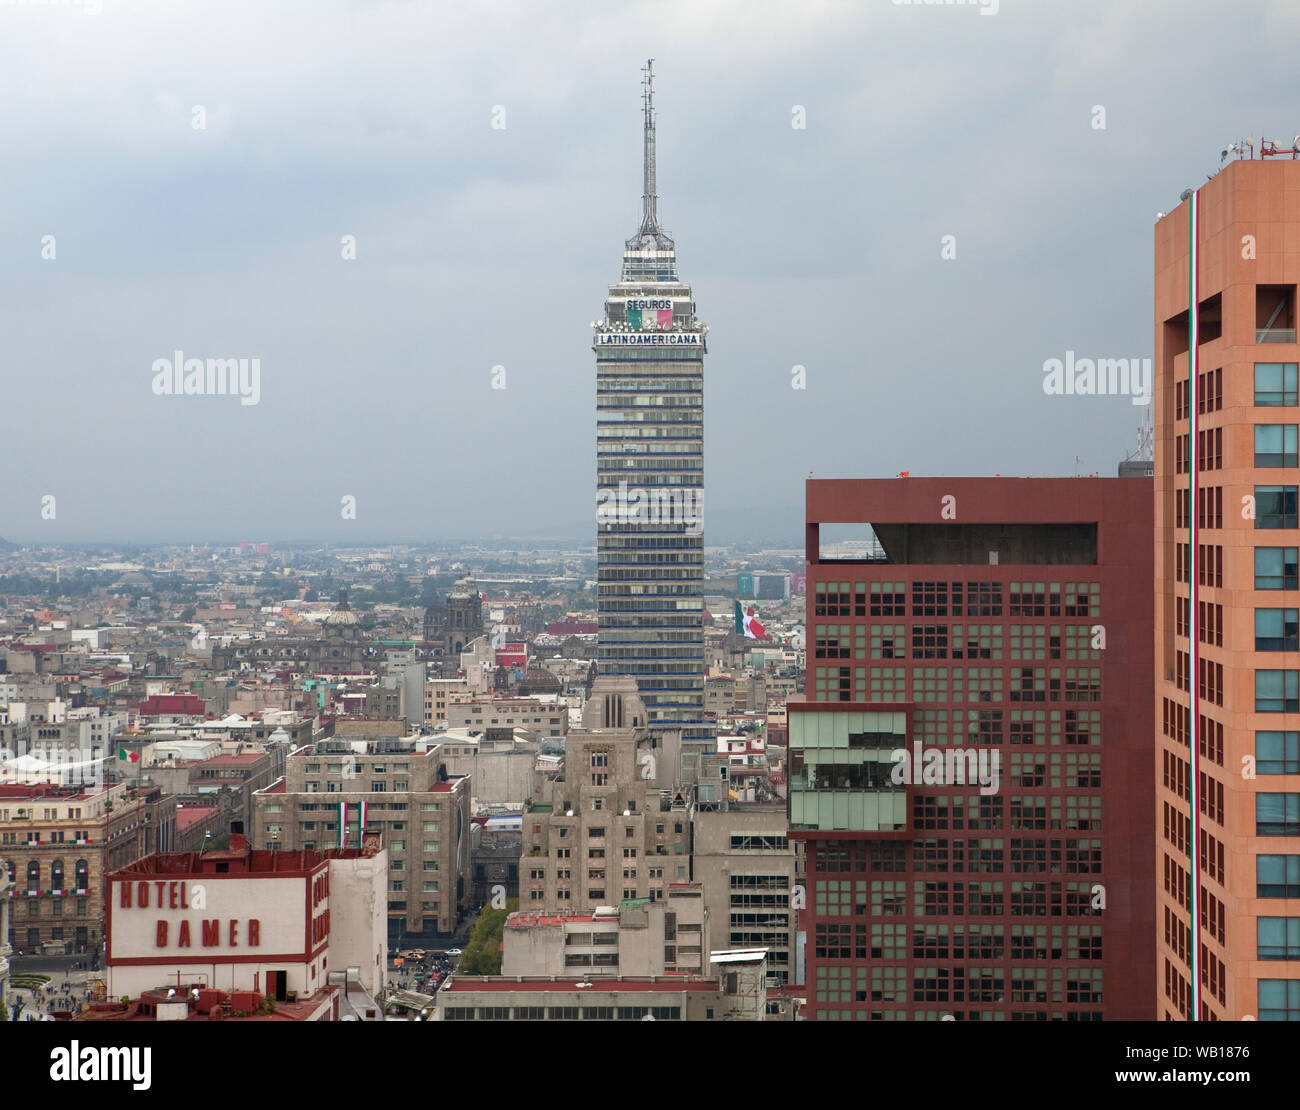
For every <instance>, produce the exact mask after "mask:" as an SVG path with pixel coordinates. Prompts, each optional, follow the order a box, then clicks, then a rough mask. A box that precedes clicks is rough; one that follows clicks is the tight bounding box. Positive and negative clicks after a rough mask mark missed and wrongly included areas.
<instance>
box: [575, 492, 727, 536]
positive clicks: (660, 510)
mask: <svg viewBox="0 0 1300 1110" xmlns="http://www.w3.org/2000/svg"><path fill="white" fill-rule="evenodd" d="M596 522H597V523H598V524H682V525H685V530H686V534H687V535H688V536H698V535H700V534H701V533H702V532H703V531H704V491H703V490H702V489H699V488H690V489H680V488H676V489H667V488H663V487H659V488H655V489H642V488H639V487H637V486H629V485H628V484H627V483H626V482H619V484H618V489H611V488H609V487H604V488H602V489H601V490H600V491H599V492H598V494H597V497H596Z"/></svg>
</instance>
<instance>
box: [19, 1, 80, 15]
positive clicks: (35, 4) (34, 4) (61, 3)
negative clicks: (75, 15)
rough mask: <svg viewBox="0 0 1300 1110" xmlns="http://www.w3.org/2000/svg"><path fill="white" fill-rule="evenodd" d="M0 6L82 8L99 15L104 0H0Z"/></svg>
mask: <svg viewBox="0 0 1300 1110" xmlns="http://www.w3.org/2000/svg"><path fill="white" fill-rule="evenodd" d="M0 8H83V9H84V10H85V12H86V14H87V15H99V13H100V12H102V11H103V10H104V0H0Z"/></svg>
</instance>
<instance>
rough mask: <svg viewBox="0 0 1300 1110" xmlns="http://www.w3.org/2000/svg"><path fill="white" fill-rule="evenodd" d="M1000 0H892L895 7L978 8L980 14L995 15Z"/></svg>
mask: <svg viewBox="0 0 1300 1110" xmlns="http://www.w3.org/2000/svg"><path fill="white" fill-rule="evenodd" d="M1000 3H1001V0H894V7H896V8H979V9H980V15H997V14H998V5H999V4H1000Z"/></svg>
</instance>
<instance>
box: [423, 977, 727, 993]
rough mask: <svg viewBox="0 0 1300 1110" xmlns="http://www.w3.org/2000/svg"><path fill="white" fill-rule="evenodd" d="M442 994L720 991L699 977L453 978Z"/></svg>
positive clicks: (717, 987)
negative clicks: (473, 992) (593, 979)
mask: <svg viewBox="0 0 1300 1110" xmlns="http://www.w3.org/2000/svg"><path fill="white" fill-rule="evenodd" d="M442 989H443V991H444V992H450V993H452V994H457V993H459V994H468V993H470V992H472V991H492V992H497V993H507V992H512V993H535V992H543V993H545V992H556V991H581V992H583V993H584V994H592V995H601V994H632V993H639V992H649V991H655V992H662V993H664V994H682V993H684V992H686V991H712V992H714V993H716V992H718V991H719V990H720V989H721V988H720V987H719V986H718V984H717V983H716V982H715V981H714V980H712V979H701V978H699V977H698V976H689V975H681V976H671V977H670V976H656V977H655V978H653V979H623V978H621V979H600V980H598V981H594V982H584V981H583V980H581V979H542V978H534V979H528V978H524V977H523V976H522V975H520V976H516V977H513V978H505V977H497V976H490V977H489V976H479V975H453V976H452V979H451V982H450V983H447V984H446V985H444V986H443V988H442Z"/></svg>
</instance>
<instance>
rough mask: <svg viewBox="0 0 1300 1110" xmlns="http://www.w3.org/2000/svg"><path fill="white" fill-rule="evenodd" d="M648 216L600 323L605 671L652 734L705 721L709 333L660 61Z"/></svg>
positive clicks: (648, 146)
mask: <svg viewBox="0 0 1300 1110" xmlns="http://www.w3.org/2000/svg"><path fill="white" fill-rule="evenodd" d="M642 73H643V75H644V76H643V78H642V95H641V115H642V136H643V139H642V141H643V156H642V193H641V221H640V225H639V226H638V228H637V231H636V234H634V235H633V236H632V237H631V238H630V239H628V240H627V241H626V243H625V244H624V249H623V265H622V272H621V274H620V277H619V280H618V282H617V283H616V284H614V285H611V286H610V288H609V295H608V296H607V297H606V299H605V311H604V315H603V316H602V318H601V319H600V320H599V321H596V322H595V323H593V325H592V327H593V329H594V331H595V334H594V336H593V342H592V349H593V350H594V351H595V353H596V491H597V510H596V516H597V558H598V573H597V579H598V586H597V593H598V601H597V613H598V622H599V653H598V664H597V665H598V669H599V673H601V674H617V675H629V676H632V677H634V678H635V679H636V680H637V686H638V689H639V690H640V693H641V698H642V700H643V701H644V703H645V706H646V711H647V714H648V717H649V720H648V722H647V723H648V724H649V725H650V727H651V730H652V731H662V730H665V729H680V730H681V732H682V736H683V739H686V740H690V739H702V740H710V739H712V737H713V736H714V735H715V733H716V729H715V728H714V727H713V726H712V725H711V724H709V723H707V722H706V721H705V719H704V626H703V616H704V597H703V585H704V536H703V525H704V516H703V513H704V355H705V350H706V347H705V336H706V335H707V333H708V328H707V327H705V325H704V324H702V323H701V322H700V320H699V318H698V317H697V316H696V314H695V301H694V299H693V296H692V293H691V289H690V286H688V285H685V284H683V283H682V281H681V280H680V279H679V277H678V275H677V251H676V246H675V244H674V243H673V240H672V238H671V237H669V235H668V234H667V233H666V232H665V231H664V230H663V228H662V227H661V226H660V224H659V203H658V202H659V197H658V186H657V184H656V180H655V103H654V59H653V58H651V59H650V60H649V61H648V62H647V63H646V65H645V68H644V69H643V70H642Z"/></svg>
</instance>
